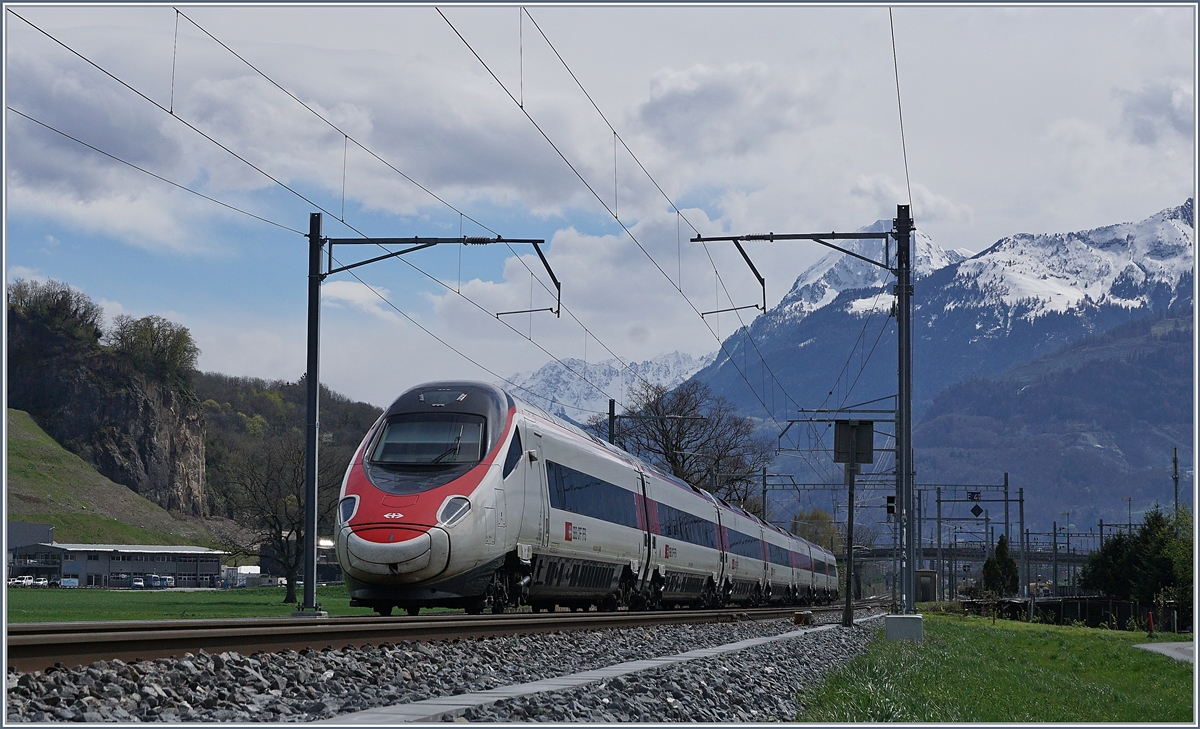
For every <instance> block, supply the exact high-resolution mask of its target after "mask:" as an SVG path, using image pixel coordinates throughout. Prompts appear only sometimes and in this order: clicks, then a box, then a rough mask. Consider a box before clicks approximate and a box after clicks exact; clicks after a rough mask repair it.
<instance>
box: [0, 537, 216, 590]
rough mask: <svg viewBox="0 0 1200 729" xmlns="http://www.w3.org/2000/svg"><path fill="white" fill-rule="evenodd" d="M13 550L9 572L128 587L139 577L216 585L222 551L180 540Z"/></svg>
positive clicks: (71, 583) (149, 581) (159, 582)
mask: <svg viewBox="0 0 1200 729" xmlns="http://www.w3.org/2000/svg"><path fill="white" fill-rule="evenodd" d="M13 551H14V554H13V564H12V574H17V573H18V571H19V573H20V574H31V575H36V576H39V577H48V578H50V580H51V582H53V581H54V580H55V578H57V579H58V580H60V581H61V583H62V585H63V586H64V587H131V586H132V585H133V581H134V579H135V578H139V577H140V578H141V579H142V584H143V585H145V586H146V587H151V586H158V587H162V586H169V585H170V586H174V587H216V586H217V581H218V580H219V579H220V575H221V556H222V555H224V554H227V553H226V552H223V551H221V550H219V549H209V548H208V547H193V546H180V545H154V544H60V543H58V542H46V543H40V544H30V545H26V546H23V547H17V548H16V549H15V550H13ZM168 577H170V578H171V579H170V580H167V579H166V578H168ZM172 583H173V584H172Z"/></svg>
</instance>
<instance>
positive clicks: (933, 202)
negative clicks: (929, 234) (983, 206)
mask: <svg viewBox="0 0 1200 729" xmlns="http://www.w3.org/2000/svg"><path fill="white" fill-rule="evenodd" d="M850 194H851V195H854V196H856V197H861V198H865V199H867V200H870V201H872V202H874V203H875V205H876V207H877V209H878V211H879V212H878V217H879V218H884V219H886V218H889V217H893V215H894V213H895V212H896V204H897V201H905V200H907V199H908V190H907V189H906V188H905V186H904V185H903V184H902V183H896V182H894V181H892V180H890V179H888V178H886V177H883V176H880V175H873V176H863V177H860V178H859V179H858V181H857V182H855V183H854V186H853V187H851V188H850ZM912 215H913V216H914V218H918V219H920V220H921V222H922V223H923V224H925V225H929V224H936V223H939V222H945V221H949V222H956V223H969V222H970V221H971V208H970V207H969V206H967V205H958V204H955V203H954V202H953V201H951V200H950V199H949V198H947V197H945V196H944V195H938V194H937V193H934V192H932V191H930V189H929V188H928V187H926V186H925V185H922V184H921V183H919V182H918V183H915V184H914V185H913V186H912Z"/></svg>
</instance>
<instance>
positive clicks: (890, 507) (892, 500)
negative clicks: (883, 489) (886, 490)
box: [887, 496, 896, 516]
mask: <svg viewBox="0 0 1200 729" xmlns="http://www.w3.org/2000/svg"><path fill="white" fill-rule="evenodd" d="M887 513H888V516H891V515H892V514H895V513H896V497H895V496H889V497H887Z"/></svg>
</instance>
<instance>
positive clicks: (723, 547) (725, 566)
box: [717, 509, 729, 587]
mask: <svg viewBox="0 0 1200 729" xmlns="http://www.w3.org/2000/svg"><path fill="white" fill-rule="evenodd" d="M717 549H718V550H720V552H721V567H720V572H719V573H718V577H717V587H721V586H722V585H724V584H725V580H726V579H727V578H728V577H729V542H728V540H727V539H726V538H725V517H724V515H723V514H722V513H721V510H720V509H717Z"/></svg>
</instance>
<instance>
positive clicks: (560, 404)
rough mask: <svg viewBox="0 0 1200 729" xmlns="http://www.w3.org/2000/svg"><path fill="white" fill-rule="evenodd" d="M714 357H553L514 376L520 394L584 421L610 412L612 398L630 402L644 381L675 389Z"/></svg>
mask: <svg viewBox="0 0 1200 729" xmlns="http://www.w3.org/2000/svg"><path fill="white" fill-rule="evenodd" d="M713 357H714V355H711V354H709V355H705V356H703V357H699V358H696V357H692V356H691V355H690V354H686V353H684V352H671V353H670V354H664V355H660V356H658V357H655V358H654V359H650V360H646V361H645V362H630V363H629V366H628V367H626V366H624V365H622V364H621V362H620V361H619V360H617V359H615V358H614V359H607V360H604V361H603V362H584V361H583V360H581V359H575V358H573V357H568V358H567V359H564V360H562V362H563V364H559V363H558V362H550V363H548V364H546V365H544V366H543V367H541V368H540V369H538V370H536V371H534V372H522V373H518V374H516V375H513V376H512V377H510V378H509V380H510V381H511V382H512V383H513V384H514V385H516V386H517V389H516V391H515V392H516V394H517V395H519V396H521V397H523V398H525V399H527V400H529V401H530V402H532V403H534V404H535V405H538V406H540V407H542V408H545V409H546V410H548V411H550V412H551V413H553V414H555V415H558V416H560V417H565V418H567V419H569V420H573V421H575V422H579V423H582V422H584V421H586V420H588V419H589V418H591V417H592V416H593V415H595V414H597V413H607V412H608V399H609V398H610V397H611V398H614V399H615V400H617V402H624V401H625V400H626V399H627V397H628V393H629V390H630V388H632V387H633V386H634V385H636V384H637V383H639V382H641V381H642V380H646V381H648V382H651V383H653V384H656V385H663V386H665V387H668V388H672V387H675V386H676V385H679V384H680V383H682V382H683V381H685V380H686V379H688V378H689V377H691V376H692V375H693V374H695V373H696V372H697V371H699V370H700V369H701V368H703V367H705V366H707V365H708V364H709V363H711V362H712V360H713ZM563 365H566V367H564V366H563ZM567 368H570V369H567ZM498 384H501V385H502V386H506V385H505V383H498Z"/></svg>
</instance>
